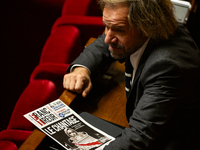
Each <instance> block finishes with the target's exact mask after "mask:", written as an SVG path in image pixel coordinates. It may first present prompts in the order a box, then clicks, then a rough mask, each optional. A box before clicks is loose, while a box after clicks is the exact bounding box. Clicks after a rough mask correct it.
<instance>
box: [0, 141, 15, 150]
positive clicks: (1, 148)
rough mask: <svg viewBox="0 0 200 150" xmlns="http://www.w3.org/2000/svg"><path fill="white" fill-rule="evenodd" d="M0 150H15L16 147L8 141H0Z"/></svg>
mask: <svg viewBox="0 0 200 150" xmlns="http://www.w3.org/2000/svg"><path fill="white" fill-rule="evenodd" d="M0 150H17V146H16V145H15V144H14V143H12V142H10V141H0Z"/></svg>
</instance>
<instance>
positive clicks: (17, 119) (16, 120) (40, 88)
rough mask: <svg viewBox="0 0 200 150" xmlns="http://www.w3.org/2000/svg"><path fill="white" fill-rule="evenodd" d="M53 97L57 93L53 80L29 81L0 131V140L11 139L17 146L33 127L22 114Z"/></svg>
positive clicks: (54, 97)
mask: <svg viewBox="0 0 200 150" xmlns="http://www.w3.org/2000/svg"><path fill="white" fill-rule="evenodd" d="M55 99H57V95H56V89H55V85H54V83H53V82H51V81H48V80H34V81H32V82H30V83H29V84H28V86H27V87H26V88H25V90H24V91H23V93H22V94H21V96H20V98H19V99H18V101H17V103H16V105H15V108H14V110H13V113H12V116H11V119H10V122H9V124H8V127H7V129H6V130H3V131H1V132H0V140H7V141H12V142H13V143H15V144H16V145H17V146H18V147H19V146H20V145H21V144H22V143H23V142H24V141H25V140H26V139H27V138H28V136H29V135H30V134H31V132H32V130H33V129H34V128H35V126H34V125H33V124H32V123H31V122H29V121H28V120H27V119H25V118H24V116H23V115H24V114H26V113H28V112H30V111H33V110H35V109H37V108H39V107H41V106H43V105H45V104H47V103H49V102H51V101H53V100H55Z"/></svg>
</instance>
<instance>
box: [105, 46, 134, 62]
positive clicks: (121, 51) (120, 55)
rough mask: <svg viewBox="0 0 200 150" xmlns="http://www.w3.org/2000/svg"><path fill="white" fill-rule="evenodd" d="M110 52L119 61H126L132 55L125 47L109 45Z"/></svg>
mask: <svg viewBox="0 0 200 150" xmlns="http://www.w3.org/2000/svg"><path fill="white" fill-rule="evenodd" d="M110 47H112V48H114V49H117V50H112V49H111V48H110ZM108 50H109V51H110V55H111V56H112V57H113V58H114V59H118V60H120V59H124V58H126V57H128V56H130V55H131V53H130V52H126V51H125V47H124V46H123V45H117V44H109V48H108Z"/></svg>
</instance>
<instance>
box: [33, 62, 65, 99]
mask: <svg viewBox="0 0 200 150" xmlns="http://www.w3.org/2000/svg"><path fill="white" fill-rule="evenodd" d="M68 67H69V64H57V63H43V64H39V65H38V66H37V67H35V69H34V70H33V72H32V74H31V77H30V81H33V80H38V79H48V80H50V81H53V82H54V84H55V85H56V92H57V95H58V96H59V95H60V94H61V93H62V92H63V90H64V89H63V84H62V83H63V76H64V75H65V74H66V70H67V68H68Z"/></svg>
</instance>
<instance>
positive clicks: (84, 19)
mask: <svg viewBox="0 0 200 150" xmlns="http://www.w3.org/2000/svg"><path fill="white" fill-rule="evenodd" d="M67 25H73V26H76V27H77V28H78V29H79V31H80V36H81V40H82V44H83V45H85V44H86V42H87V41H88V40H89V39H90V38H91V37H98V36H99V35H101V34H102V33H103V31H104V28H105V26H104V24H103V23H102V17H99V16H76V15H63V16H61V17H59V18H58V19H57V20H56V21H55V23H54V25H53V26H52V31H53V30H54V29H56V27H62V26H67Z"/></svg>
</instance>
